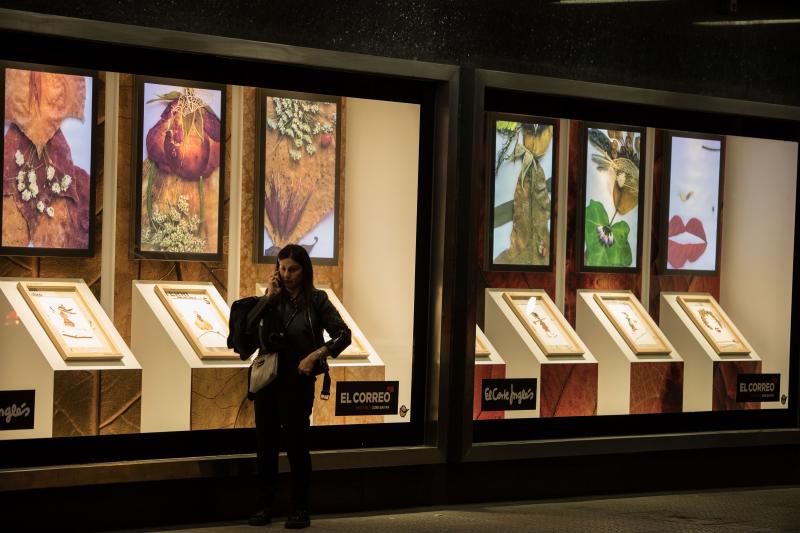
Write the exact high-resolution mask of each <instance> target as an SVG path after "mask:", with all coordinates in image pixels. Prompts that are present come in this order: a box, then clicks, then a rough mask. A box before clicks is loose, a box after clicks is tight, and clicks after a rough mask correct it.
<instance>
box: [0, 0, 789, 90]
mask: <svg viewBox="0 0 800 533" xmlns="http://www.w3.org/2000/svg"><path fill="white" fill-rule="evenodd" d="M731 3H732V2H731V1H730V0H663V1H652V2H624V3H617V4H589V5H587V4H560V3H559V2H557V1H554V0H538V1H536V0H516V1H509V0H492V1H486V0H347V1H336V0H326V1H320V0H312V1H302V0H295V1H283V2H276V1H273V0H259V1H249V2H248V1H245V0H194V1H191V2H189V1H183V2H182V1H177V0H159V1H153V0H137V1H135V2H134V1H133V0H82V1H81V2H56V1H53V0H0V7H4V8H10V9H19V10H25V11H33V12H39V13H49V14H54V15H63V16H71V17H78V18H85V19H94V20H101V21H109V22H119V23H126V24H134V25H141V26H149V27H156V28H165V29H173V30H180V31H189V32H195V33H204V34H211V35H221V36H227V37H237V38H244V39H251V40H256V41H263V42H272V43H281V44H288V45H297V46H305V47H312V48H324V49H330V50H339V51H347V52H360V53H366V54H372V55H379V56H387V57H396V58H404V59H418V60H425V61H434V62H443V63H451V64H457V65H461V66H465V67H480V68H489V69H495V70H507V71H512V72H521V73H528V74H538V75H543V76H553V77H559V78H567V79H576V80H585V81H595V82H601V83H609V84H615V85H627V86H634V87H644V88H651V89H663V90H669V91H678V92H688V93H695V94H702V95H711V96H722V97H728V98H739V99H745V100H754V101H762V102H770V103H778V104H788V105H800V90H798V87H800V38H799V37H798V35H800V24H797V23H795V24H777V25H747V26H735V27H731V26H699V25H696V24H694V23H695V22H698V21H713V20H716V21H719V20H741V19H747V20H752V19H781V18H782V19H786V18H794V19H800V2H797V1H796V0H738V2H733V4H736V6H737V8H736V11H735V12H733V13H730V5H731Z"/></svg>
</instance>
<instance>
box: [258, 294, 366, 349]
mask: <svg viewBox="0 0 800 533" xmlns="http://www.w3.org/2000/svg"><path fill="white" fill-rule="evenodd" d="M277 298H279V297H276V298H272V299H269V298H267V297H266V296H262V297H261V298H259V301H258V303H256V305H255V306H254V307H253V308H252V309H251V310H250V312H249V313H248V315H247V331H248V332H250V333H255V332H257V331H258V328H259V324H260V325H261V334H260V335H259V338H260V350H261V353H269V352H275V351H280V350H281V349H282V347H281V345H280V339H279V338H278V337H276V335H274V334H276V333H277V334H279V333H281V332H282V331H283V329H284V324H283V317H282V315H281V313H280V310H279V309H278V305H276V304H277ZM307 299H308V304H309V305H305V306H303V308H301V310H300V313H301V314H302V318H304V319H305V320H306V321H307V323H308V325H309V327H310V329H311V332H312V334H313V336H314V345H315V346H316V347H317V348H319V347H321V346H323V345H324V346H326V347H327V348H328V351H329V354H330V356H331V357H337V356H338V355H339V354H340V353H342V350H344V349H345V348H347V347H348V346H349V345H350V342H351V340H350V339H351V333H350V328H348V327H347V324H345V322H344V320H342V317H341V315H339V311H337V310H336V307H334V306H333V304H332V303H331V301H330V299H328V294H327V293H326V292H325V291H322V290H319V289H314V290H313V291H311V293H310V294H309V295H307ZM297 318H299V316H298V317H295V319H297ZM262 319H263V322H261V320H262ZM323 330H324V331H327V332H328V335H329V336H330V340H329V341H328V342H325V341H324V338H323V335H322V333H323Z"/></svg>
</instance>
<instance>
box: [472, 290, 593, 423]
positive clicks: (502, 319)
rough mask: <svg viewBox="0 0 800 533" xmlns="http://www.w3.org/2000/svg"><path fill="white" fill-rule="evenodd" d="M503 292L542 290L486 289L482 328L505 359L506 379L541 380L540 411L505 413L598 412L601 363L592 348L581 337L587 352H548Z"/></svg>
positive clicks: (525, 415)
mask: <svg viewBox="0 0 800 533" xmlns="http://www.w3.org/2000/svg"><path fill="white" fill-rule="evenodd" d="M505 292H513V293H525V292H531V293H532V294H534V293H536V294H538V293H539V291H525V290H521V289H486V310H485V323H484V327H485V328H486V336H487V337H488V338H489V340H490V341H491V343H492V345H493V346H494V347H495V348H496V349H497V352H498V353H499V354H500V356H501V357H502V358H503V361H504V362H505V377H506V378H536V379H537V393H536V394H537V396H536V397H537V409H535V410H525V411H506V413H505V417H506V418H531V417H534V418H535V417H553V416H590V415H594V414H595V411H596V407H597V372H598V366H597V360H596V359H595V358H594V356H593V355H592V353H591V352H590V350H589V349H588V348H587V347H586V346H585V345H584V344H583V343H582V342H581V340H580V339H577V343H578V345H579V346H580V348H581V351H583V354H572V355H558V356H548V355H546V354H545V353H544V352H543V351H542V349H541V348H540V347H539V345H538V344H536V342H535V341H534V339H533V338H532V337H531V334H530V333H529V332H528V330H527V329H526V328H525V326H524V325H523V324H522V322H521V321H520V319H519V317H518V316H517V315H516V314H515V313H514V310H513V309H512V308H511V306H510V305H509V304H508V302H507V301H506V300H504V299H503V293H505ZM570 329H571V328H570ZM576 337H577V336H576Z"/></svg>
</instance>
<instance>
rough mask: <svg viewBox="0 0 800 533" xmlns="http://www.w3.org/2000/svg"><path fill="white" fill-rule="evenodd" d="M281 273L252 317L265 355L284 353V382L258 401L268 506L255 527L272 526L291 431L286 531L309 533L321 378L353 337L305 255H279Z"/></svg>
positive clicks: (290, 248) (288, 250)
mask: <svg viewBox="0 0 800 533" xmlns="http://www.w3.org/2000/svg"><path fill="white" fill-rule="evenodd" d="M276 267H277V268H276V269H275V272H274V273H273V275H272V278H271V279H270V281H269V285H268V286H267V290H266V292H265V294H264V296H262V297H261V298H260V300H259V301H258V303H257V304H256V305H255V306H254V307H253V309H252V310H251V311H250V313H249V314H248V316H247V324H248V329H250V330H251V331H252V330H253V329H254V328H258V336H259V340H260V350H261V351H262V353H270V352H277V353H278V377H277V378H276V379H275V380H274V381H273V382H272V383H270V384H269V385H267V386H266V387H265V388H263V389H261V390H260V391H258V392H257V393H256V395H255V415H256V435H257V440H258V471H259V475H260V477H261V482H262V489H263V491H264V494H263V497H264V500H263V508H262V509H261V510H259V512H257V513H256V514H255V515H253V516H252V517H251V518H250V524H251V525H264V524H268V523H269V522H270V520H271V518H272V515H271V507H272V501H273V499H274V497H275V492H276V488H277V487H276V484H277V480H278V442H279V436H280V432H281V428H283V432H284V433H283V442H284V443H285V445H286V454H287V455H288V457H289V465H290V467H291V470H292V512H291V513H290V514H289V517H288V518H287V520H286V523H285V524H284V526H285V527H286V528H287V529H301V528H305V527H308V526H309V525H311V520H310V518H309V514H308V500H309V498H308V495H309V488H310V482H311V455H310V453H309V433H310V432H309V426H310V417H311V408H312V406H313V404H314V382H315V379H316V378H315V375H316V374H318V373H320V371H321V370H322V369H323V368H327V365H325V364H324V363H325V358H326V357H336V356H338V355H339V354H340V353H341V352H342V350H344V349H345V348H346V347H347V346H348V345H349V344H350V329H349V328H348V327H347V325H346V324H345V323H344V321H343V320H342V317H341V316H340V315H339V312H338V311H337V310H336V308H335V307H334V306H333V304H332V303H331V302H330V300H329V299H328V295H327V294H326V293H325V291H321V290H318V289H316V288H315V287H314V271H313V267H312V266H311V259H310V258H309V256H308V252H306V250H305V248H303V247H302V246H299V245H296V244H289V245H287V246H285V247H284V248H282V249H281V250H280V252H278V260H277V263H276ZM323 330H325V331H327V332H328V335H329V336H330V340H329V341H328V342H324V341H323V336H322V332H323ZM322 371H324V370H322Z"/></svg>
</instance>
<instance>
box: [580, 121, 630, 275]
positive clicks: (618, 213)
mask: <svg viewBox="0 0 800 533" xmlns="http://www.w3.org/2000/svg"><path fill="white" fill-rule="evenodd" d="M644 137H645V136H644V130H643V129H641V128H632V127H627V126H610V125H586V126H585V129H584V139H585V141H584V145H583V149H584V167H583V169H584V171H585V174H584V179H583V182H582V187H581V198H580V203H579V204H578V205H579V206H582V207H579V209H578V218H579V220H578V231H577V235H578V246H579V249H578V252H579V253H578V257H580V258H581V261H580V263H579V265H580V269H581V270H582V271H602V272H636V271H638V269H639V265H640V262H639V259H640V256H641V241H642V220H643V217H642V216H641V212H640V206H641V205H642V203H643V192H644V184H643V182H644V167H643V163H644V146H645V138H644Z"/></svg>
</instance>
